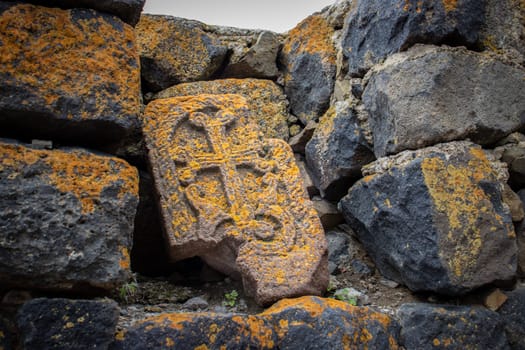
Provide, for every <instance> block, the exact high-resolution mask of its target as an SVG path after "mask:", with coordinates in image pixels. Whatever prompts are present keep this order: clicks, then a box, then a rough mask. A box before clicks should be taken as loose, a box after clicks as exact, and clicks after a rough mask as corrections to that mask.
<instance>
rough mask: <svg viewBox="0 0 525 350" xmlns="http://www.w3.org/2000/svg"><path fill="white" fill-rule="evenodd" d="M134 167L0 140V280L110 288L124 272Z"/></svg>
mask: <svg viewBox="0 0 525 350" xmlns="http://www.w3.org/2000/svg"><path fill="white" fill-rule="evenodd" d="M137 187H138V176H137V170H136V169H135V168H133V167H131V166H130V165H128V164H127V163H126V162H125V161H123V160H120V159H117V158H113V157H107V156H101V155H95V154H93V153H89V152H87V151H84V150H80V149H71V150H36V149H31V148H28V147H25V146H22V145H19V144H14V143H5V142H1V143H0V280H1V281H2V286H4V287H6V286H18V287H23V288H41V289H53V290H69V289H72V288H73V289H75V288H84V289H85V288H86V286H90V287H96V288H105V289H112V288H115V286H117V285H119V284H122V283H123V282H125V281H126V280H127V278H128V277H129V274H130V269H129V267H130V257H129V250H130V248H131V233H132V231H133V218H134V215H135V210H136V206H137V202H138V193H137V191H138V188H137Z"/></svg>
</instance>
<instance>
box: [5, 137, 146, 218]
mask: <svg viewBox="0 0 525 350" xmlns="http://www.w3.org/2000/svg"><path fill="white" fill-rule="evenodd" d="M0 159H2V164H3V165H4V166H5V167H6V168H7V169H9V171H10V172H11V175H13V174H15V175H16V174H19V173H20V172H21V171H22V169H23V168H24V167H25V166H26V165H32V164H34V163H36V162H37V161H40V162H42V163H43V164H44V165H46V167H47V171H46V172H45V173H44V174H43V175H42V176H45V178H46V179H47V181H49V183H50V184H52V185H53V186H55V187H56V188H57V189H58V190H59V191H60V192H62V193H72V194H73V195H74V196H75V197H76V198H77V199H78V200H79V201H80V204H81V206H82V211H83V212H84V213H91V212H93V211H94V209H95V207H96V205H97V204H96V203H97V202H98V201H99V200H100V196H101V193H102V191H103V190H104V189H105V188H107V187H109V186H112V185H113V186H114V185H117V184H118V185H119V188H120V190H119V193H118V197H119V198H121V197H122V196H124V195H126V194H130V195H133V196H138V172H137V169H136V168H134V167H131V166H130V165H129V164H127V163H126V162H125V161H123V160H121V159H118V158H114V157H103V156H98V155H94V154H90V153H87V152H83V151H78V150H75V151H70V152H66V151H61V150H53V151H48V150H36V149H30V148H27V147H23V146H20V145H14V144H1V143H0Z"/></svg>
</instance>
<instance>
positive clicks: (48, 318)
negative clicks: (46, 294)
mask: <svg viewBox="0 0 525 350" xmlns="http://www.w3.org/2000/svg"><path fill="white" fill-rule="evenodd" d="M118 315H119V308H118V305H117V303H115V302H114V301H109V300H100V301H97V300H70V299H45V298H40V299H33V300H31V301H29V302H27V303H25V304H24V305H23V306H22V307H21V308H20V310H19V311H18V316H17V324H18V329H19V332H20V338H21V341H20V343H21V346H22V348H23V349H64V350H66V349H88V348H89V349H107V348H108V346H109V345H110V344H111V342H112V341H113V338H114V336H115V330H116V326H117V319H118Z"/></svg>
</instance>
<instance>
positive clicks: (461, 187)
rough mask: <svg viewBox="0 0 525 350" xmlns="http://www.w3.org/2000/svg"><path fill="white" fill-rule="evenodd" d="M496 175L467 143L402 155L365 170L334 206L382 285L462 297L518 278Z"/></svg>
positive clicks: (497, 166)
mask: <svg viewBox="0 0 525 350" xmlns="http://www.w3.org/2000/svg"><path fill="white" fill-rule="evenodd" d="M502 169H504V166H503V164H501V163H499V162H497V161H495V160H493V159H490V158H489V156H488V155H487V154H486V153H485V152H484V151H483V150H482V149H481V148H480V147H479V146H477V145H475V144H473V143H470V142H466V141H463V142H451V143H447V144H439V145H436V146H435V147H428V148H425V149H421V150H418V151H413V152H412V151H405V152H402V153H400V154H398V155H396V156H393V157H389V158H380V159H378V160H377V161H375V162H374V163H371V164H370V165H368V166H365V167H364V168H363V173H364V175H367V176H365V177H364V178H363V179H362V180H360V181H358V182H357V183H356V184H355V185H354V186H352V187H351V188H350V190H349V191H348V195H347V196H345V197H344V198H343V199H342V200H341V202H340V204H339V205H340V209H341V211H342V212H343V215H344V216H345V219H346V220H347V222H348V223H349V224H350V225H351V227H352V228H353V229H354V230H355V232H356V233H357V235H358V237H359V240H360V241H361V242H362V243H363V245H364V246H365V248H366V250H367V252H368V253H369V254H370V256H371V257H372V258H373V259H374V261H375V263H376V266H377V268H378V269H379V270H380V271H381V273H382V274H383V275H384V276H385V277H387V278H389V279H391V280H394V281H397V282H399V283H404V284H405V285H406V286H408V288H410V289H411V290H413V291H433V292H437V293H442V294H448V295H457V294H462V293H465V292H468V291H471V290H474V289H476V288H478V287H480V286H483V285H485V284H488V283H492V282H495V281H498V280H508V279H512V278H513V277H514V275H515V273H516V260H517V247H516V234H515V232H514V227H513V225H512V218H511V215H510V212H509V208H508V207H507V206H506V205H505V204H504V203H503V201H502V190H503V187H504V186H503V185H504V183H505V181H506V176H507V174H506V170H502Z"/></svg>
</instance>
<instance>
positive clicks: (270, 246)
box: [144, 95, 328, 305]
mask: <svg viewBox="0 0 525 350" xmlns="http://www.w3.org/2000/svg"><path fill="white" fill-rule="evenodd" d="M247 107H248V106H247V103H246V100H245V99H244V98H243V97H242V96H240V95H199V96H189V97H179V98H171V99H162V100H156V101H154V102H151V103H150V104H149V105H148V107H147V109H146V113H145V126H144V133H145V136H146V141H147V146H148V149H149V160H150V163H151V166H152V170H153V175H154V179H155V184H156V189H157V192H158V193H159V195H160V205H161V208H162V217H163V220H164V226H165V231H166V234H167V239H168V242H169V247H170V253H171V256H172V258H173V259H175V260H180V259H183V258H188V257H191V256H201V257H202V258H203V259H204V260H205V261H206V262H207V263H208V264H210V265H211V266H213V267H214V268H216V269H217V270H219V271H222V272H224V273H226V274H229V275H233V276H237V277H238V276H242V279H243V284H244V287H245V290H246V292H247V293H248V294H249V295H252V296H254V298H255V299H256V301H257V302H258V303H259V304H263V305H265V304H269V303H272V302H275V301H277V300H279V299H281V298H283V297H289V296H299V295H304V294H320V293H321V292H322V291H324V289H325V288H326V285H327V283H328V273H327V260H326V242H325V239H324V236H323V231H322V228H321V225H320V222H319V219H318V218H317V216H316V215H315V211H314V209H313V208H312V206H311V203H309V201H308V200H307V199H305V193H304V192H303V188H302V185H301V181H300V177H299V169H298V168H297V166H296V165H295V163H294V159H293V156H292V153H291V150H290V148H289V146H288V145H287V144H286V143H285V142H284V141H282V140H277V139H263V138H262V137H261V136H262V135H261V134H260V132H259V131H258V128H257V126H256V124H254V123H253V121H250V120H249V118H248V116H247V113H246V109H247Z"/></svg>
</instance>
